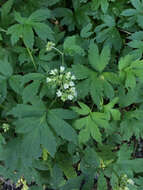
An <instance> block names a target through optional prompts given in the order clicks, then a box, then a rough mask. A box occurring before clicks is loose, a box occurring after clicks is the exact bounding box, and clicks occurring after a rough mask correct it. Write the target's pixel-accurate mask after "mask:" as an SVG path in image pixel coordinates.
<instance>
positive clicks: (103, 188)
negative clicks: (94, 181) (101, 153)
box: [97, 173, 107, 190]
mask: <svg viewBox="0 0 143 190" xmlns="http://www.w3.org/2000/svg"><path fill="white" fill-rule="evenodd" d="M97 189H98V190H107V181H106V178H105V177H104V174H103V173H100V175H99V177H98V188H97Z"/></svg>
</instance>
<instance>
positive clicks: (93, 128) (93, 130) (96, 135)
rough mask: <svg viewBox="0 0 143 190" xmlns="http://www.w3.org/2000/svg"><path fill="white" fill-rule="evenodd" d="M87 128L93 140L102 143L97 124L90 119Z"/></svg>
mask: <svg viewBox="0 0 143 190" xmlns="http://www.w3.org/2000/svg"><path fill="white" fill-rule="evenodd" d="M89 128H90V134H91V136H92V137H93V139H94V140H96V141H97V142H98V143H100V144H102V138H101V133H100V131H99V129H98V126H97V125H96V123H95V122H94V121H92V119H91V118H90V120H89Z"/></svg>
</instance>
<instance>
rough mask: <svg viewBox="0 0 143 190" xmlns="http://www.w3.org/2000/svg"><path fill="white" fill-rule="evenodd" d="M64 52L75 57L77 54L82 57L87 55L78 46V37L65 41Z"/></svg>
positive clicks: (71, 37) (68, 38)
mask: <svg viewBox="0 0 143 190" xmlns="http://www.w3.org/2000/svg"><path fill="white" fill-rule="evenodd" d="M64 52H65V53H66V54H68V55H70V56H74V55H76V54H79V55H81V56H84V55H85V52H84V50H83V49H82V48H81V46H80V45H78V44H77V40H76V36H70V37H67V38H66V39H65V41H64Z"/></svg>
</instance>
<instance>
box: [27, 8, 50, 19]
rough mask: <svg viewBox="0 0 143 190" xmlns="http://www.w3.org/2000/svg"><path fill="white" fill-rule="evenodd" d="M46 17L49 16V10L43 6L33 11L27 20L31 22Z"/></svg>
mask: <svg viewBox="0 0 143 190" xmlns="http://www.w3.org/2000/svg"><path fill="white" fill-rule="evenodd" d="M48 18H51V11H50V10H49V9H46V8H45V9H39V10H36V11H35V12H33V13H32V14H31V15H30V17H29V20H30V21H33V22H41V21H44V20H46V19H48Z"/></svg>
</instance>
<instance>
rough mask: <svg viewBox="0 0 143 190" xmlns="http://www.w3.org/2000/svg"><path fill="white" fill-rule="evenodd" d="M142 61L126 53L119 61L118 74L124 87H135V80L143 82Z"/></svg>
mask: <svg viewBox="0 0 143 190" xmlns="http://www.w3.org/2000/svg"><path fill="white" fill-rule="evenodd" d="M142 69H143V61H142V60H139V59H137V60H135V59H134V56H133V55H127V56H125V57H124V58H122V59H121V60H120V61H119V71H120V72H119V74H120V79H121V81H122V82H125V87H126V88H131V89H133V88H135V87H136V84H137V81H138V82H140V83H142V82H143V74H142Z"/></svg>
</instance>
